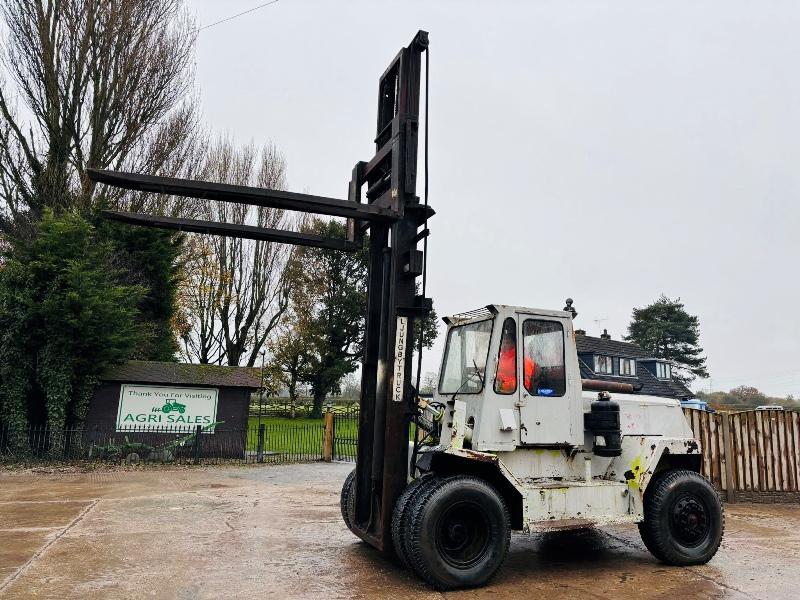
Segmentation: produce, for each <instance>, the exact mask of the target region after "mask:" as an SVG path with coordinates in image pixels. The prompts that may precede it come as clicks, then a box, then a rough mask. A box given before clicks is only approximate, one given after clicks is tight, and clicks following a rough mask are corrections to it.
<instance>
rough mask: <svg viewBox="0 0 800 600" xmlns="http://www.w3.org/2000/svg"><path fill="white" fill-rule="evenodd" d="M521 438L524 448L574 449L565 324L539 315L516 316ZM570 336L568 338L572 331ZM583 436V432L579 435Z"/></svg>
mask: <svg viewBox="0 0 800 600" xmlns="http://www.w3.org/2000/svg"><path fill="white" fill-rule="evenodd" d="M518 321H519V336H518V339H519V340H520V344H519V354H520V357H521V361H520V363H521V370H522V377H521V379H520V383H521V385H520V400H519V410H520V437H521V441H522V443H523V444H536V445H549V446H552V445H574V444H575V442H576V438H577V437H578V436H577V435H576V432H575V431H573V429H574V424H573V421H574V419H573V416H574V415H572V414H571V413H572V412H573V411H572V406H571V405H572V404H573V403H572V402H571V401H570V400H571V396H572V394H571V393H570V392H572V390H571V389H570V388H572V387H573V386H574V383H573V382H571V381H570V382H569V383H570V384H572V385H568V377H567V374H568V369H567V365H568V364H569V361H568V358H567V354H566V352H565V348H566V347H567V344H566V343H565V342H566V334H567V332H566V331H565V328H564V323H563V321H562V320H559V319H553V318H548V317H544V316H538V315H528V314H519V315H518ZM569 333H570V334H571V333H572V332H571V328H570V331H569ZM580 433H581V434H582V431H581V432H580Z"/></svg>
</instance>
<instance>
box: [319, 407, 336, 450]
mask: <svg viewBox="0 0 800 600" xmlns="http://www.w3.org/2000/svg"><path fill="white" fill-rule="evenodd" d="M333 440H334V435H333V413H332V412H330V411H328V412H326V413H325V433H324V434H323V436H322V460H324V461H325V462H331V461H332V460H333Z"/></svg>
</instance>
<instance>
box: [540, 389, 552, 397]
mask: <svg viewBox="0 0 800 600" xmlns="http://www.w3.org/2000/svg"><path fill="white" fill-rule="evenodd" d="M554 393H555V390H553V388H537V390H536V395H537V396H552V395H553V394H554Z"/></svg>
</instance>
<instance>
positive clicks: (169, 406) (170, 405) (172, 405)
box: [156, 400, 186, 414]
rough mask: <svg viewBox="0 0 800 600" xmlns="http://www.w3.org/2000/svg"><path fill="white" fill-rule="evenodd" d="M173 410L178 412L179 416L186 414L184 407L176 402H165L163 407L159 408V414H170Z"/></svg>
mask: <svg viewBox="0 0 800 600" xmlns="http://www.w3.org/2000/svg"><path fill="white" fill-rule="evenodd" d="M156 410H157V409H156ZM173 410H174V411H176V412H179V413H180V414H183V413H185V412H186V405H185V404H181V403H180V402H178V401H177V400H167V401H166V402H165V403H164V406H162V407H161V412H163V413H168V412H172V411H173Z"/></svg>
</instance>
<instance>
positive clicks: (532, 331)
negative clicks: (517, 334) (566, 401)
mask: <svg viewBox="0 0 800 600" xmlns="http://www.w3.org/2000/svg"><path fill="white" fill-rule="evenodd" d="M522 346H523V348H524V354H523V360H524V363H523V365H524V368H523V378H522V384H523V385H524V386H525V389H526V390H528V392H529V393H530V394H531V395H533V396H563V395H564V394H565V393H566V389H567V380H566V377H565V372H564V328H563V327H562V325H561V323H559V322H557V321H539V320H535V319H526V320H525V322H524V323H523V324H522Z"/></svg>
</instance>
